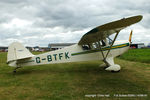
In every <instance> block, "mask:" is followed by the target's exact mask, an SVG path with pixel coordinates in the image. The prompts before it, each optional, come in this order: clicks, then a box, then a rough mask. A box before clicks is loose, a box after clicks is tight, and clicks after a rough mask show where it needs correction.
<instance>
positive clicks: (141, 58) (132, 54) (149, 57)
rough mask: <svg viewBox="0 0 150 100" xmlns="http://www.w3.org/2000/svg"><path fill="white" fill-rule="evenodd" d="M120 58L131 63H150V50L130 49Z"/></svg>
mask: <svg viewBox="0 0 150 100" xmlns="http://www.w3.org/2000/svg"><path fill="white" fill-rule="evenodd" d="M119 58H121V59H125V60H129V61H137V62H142V63H150V49H130V50H129V51H128V52H126V53H124V54H123V55H121V56H120V57H119Z"/></svg>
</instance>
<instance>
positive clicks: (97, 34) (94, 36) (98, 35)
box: [78, 15, 142, 45]
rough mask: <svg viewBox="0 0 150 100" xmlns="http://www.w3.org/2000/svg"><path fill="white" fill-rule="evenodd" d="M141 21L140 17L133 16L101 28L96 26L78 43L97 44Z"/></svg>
mask: <svg viewBox="0 0 150 100" xmlns="http://www.w3.org/2000/svg"><path fill="white" fill-rule="evenodd" d="M141 19H142V16H141V15H139V16H133V17H129V18H123V19H121V20H117V21H113V22H110V23H107V24H104V25H101V26H98V27H96V28H94V29H92V30H91V31H89V32H87V33H86V34H84V35H83V37H82V38H81V40H80V41H79V43H78V44H79V45H84V44H89V43H93V42H97V41H100V40H103V39H105V38H107V37H108V36H109V35H111V34H113V33H116V32H119V31H120V30H122V29H124V28H126V27H127V26H130V25H132V24H135V23H137V22H139V21H140V20H141Z"/></svg>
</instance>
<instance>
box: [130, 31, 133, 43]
mask: <svg viewBox="0 0 150 100" xmlns="http://www.w3.org/2000/svg"><path fill="white" fill-rule="evenodd" d="M132 32H133V31H132V30H131V32H130V36H129V42H130V44H131V39H132Z"/></svg>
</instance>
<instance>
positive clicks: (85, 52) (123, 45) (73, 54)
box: [71, 43, 129, 56]
mask: <svg viewBox="0 0 150 100" xmlns="http://www.w3.org/2000/svg"><path fill="white" fill-rule="evenodd" d="M127 46H129V43H125V44H121V45H114V46H112V48H111V49H118V48H123V47H127ZM109 49H110V46H107V47H104V48H102V51H106V50H109ZM99 51H101V50H100V49H97V50H88V51H83V52H78V53H72V54H71V56H75V55H81V54H88V53H94V52H99Z"/></svg>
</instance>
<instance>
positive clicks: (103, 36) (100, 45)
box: [7, 15, 142, 72]
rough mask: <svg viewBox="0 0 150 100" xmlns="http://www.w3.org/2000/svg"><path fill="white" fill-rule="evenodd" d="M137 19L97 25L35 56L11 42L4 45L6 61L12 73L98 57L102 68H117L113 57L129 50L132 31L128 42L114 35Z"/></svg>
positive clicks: (118, 68) (140, 17)
mask: <svg viewBox="0 0 150 100" xmlns="http://www.w3.org/2000/svg"><path fill="white" fill-rule="evenodd" d="M141 19H142V16H141V15H138V16H133V17H129V18H123V19H121V20H117V21H113V22H110V23H107V24H104V25H101V26H98V27H96V28H94V29H92V30H91V31H89V32H87V33H86V34H84V35H83V37H82V38H81V40H80V41H79V42H78V43H77V44H75V45H72V46H69V47H65V48H62V49H58V50H55V51H50V52H47V53H43V54H39V55H33V54H32V53H30V52H29V51H28V50H27V49H26V48H25V47H24V46H22V44H20V43H18V42H14V43H12V44H11V45H10V46H9V48H8V54H7V63H8V65H9V66H13V67H15V69H14V72H16V69H18V68H20V67H23V66H33V65H42V64H55V63H69V62H78V61H91V60H102V61H103V62H104V63H105V64H106V66H107V67H106V69H105V70H107V71H120V69H121V67H120V66H119V65H118V64H115V63H114V57H116V56H118V55H121V54H123V53H124V52H125V51H127V50H128V49H129V46H130V43H131V36H132V31H131V33H130V36H129V40H128V41H116V38H117V36H118V34H119V32H120V31H121V30H122V29H124V28H126V27H128V26H130V25H132V24H135V23H137V22H139V21H141ZM114 33H116V34H115V37H114V39H110V38H109V36H110V35H112V34H114Z"/></svg>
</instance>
